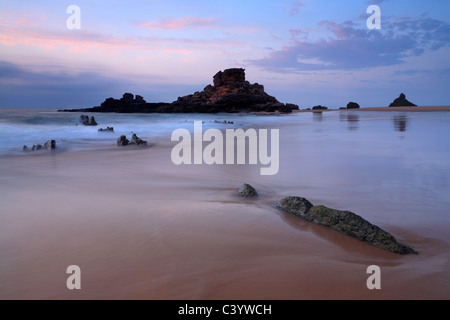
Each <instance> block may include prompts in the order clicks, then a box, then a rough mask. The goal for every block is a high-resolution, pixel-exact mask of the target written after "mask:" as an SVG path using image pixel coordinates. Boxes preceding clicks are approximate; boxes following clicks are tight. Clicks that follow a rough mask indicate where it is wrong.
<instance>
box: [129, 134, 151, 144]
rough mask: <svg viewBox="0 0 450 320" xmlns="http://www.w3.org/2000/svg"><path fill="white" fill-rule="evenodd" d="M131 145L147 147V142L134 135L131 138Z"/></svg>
mask: <svg viewBox="0 0 450 320" xmlns="http://www.w3.org/2000/svg"><path fill="white" fill-rule="evenodd" d="M129 145H137V146H146V145H147V141H144V140H142V139H141V138H139V137H138V136H137V135H136V134H135V133H134V134H133V136H132V137H131V141H130V143H129Z"/></svg>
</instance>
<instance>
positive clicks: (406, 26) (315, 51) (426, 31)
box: [247, 18, 450, 73]
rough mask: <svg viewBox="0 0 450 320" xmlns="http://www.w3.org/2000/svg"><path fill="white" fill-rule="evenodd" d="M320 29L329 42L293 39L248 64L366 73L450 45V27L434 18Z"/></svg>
mask: <svg viewBox="0 0 450 320" xmlns="http://www.w3.org/2000/svg"><path fill="white" fill-rule="evenodd" d="M318 25H319V27H321V28H322V29H326V30H327V32H328V37H327V38H321V39H319V40H316V41H312V40H310V39H308V38H303V39H301V40H296V39H294V40H292V43H291V44H289V45H285V46H283V47H282V48H281V49H279V50H275V51H272V52H270V53H269V55H268V56H267V57H265V58H262V59H256V60H248V61H247V62H248V63H249V64H251V65H254V66H257V67H260V68H262V69H265V70H270V71H275V72H293V73H296V72H302V71H310V70H352V69H364V68H373V67H381V66H392V65H400V64H403V63H404V59H405V58H407V57H413V56H420V55H422V54H423V53H424V52H426V51H429V50H431V51H436V50H438V49H440V48H443V47H448V46H449V45H450V24H449V23H447V22H445V21H440V20H436V19H431V18H420V19H399V20H391V21H387V19H385V21H384V22H383V29H382V30H380V31H378V30H368V29H367V28H361V27H359V28H358V27H357V25H356V24H355V23H354V22H351V21H346V22H344V23H336V22H333V21H329V20H326V21H321V22H320V23H319V24H318Z"/></svg>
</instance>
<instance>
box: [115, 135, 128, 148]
mask: <svg viewBox="0 0 450 320" xmlns="http://www.w3.org/2000/svg"><path fill="white" fill-rule="evenodd" d="M129 143H130V140H128V139H127V136H120V137H119V139H117V146H118V147H126V146H127V145H128V144H129Z"/></svg>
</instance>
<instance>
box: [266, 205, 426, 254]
mask: <svg viewBox="0 0 450 320" xmlns="http://www.w3.org/2000/svg"><path fill="white" fill-rule="evenodd" d="M275 206H276V207H277V208H280V209H282V210H283V211H285V212H288V213H290V214H294V215H296V216H298V217H301V218H303V219H305V220H307V221H310V222H313V223H316V224H319V225H322V226H325V227H328V228H330V229H333V230H335V231H338V232H341V233H343V234H345V235H348V236H350V237H353V238H355V239H358V240H360V241H363V242H366V243H368V244H371V245H373V246H375V247H378V248H381V249H384V250H388V251H391V252H393V253H397V254H417V252H416V251H415V250H414V249H411V248H410V247H407V246H405V245H403V244H401V243H398V242H397V240H396V239H395V238H394V236H392V235H391V234H390V233H388V232H386V231H384V230H383V229H381V228H379V227H377V226H375V225H373V224H371V223H370V222H368V221H367V220H365V219H363V218H362V217H360V216H359V215H357V214H355V213H353V212H350V211H340V210H336V209H330V208H327V207H325V206H313V205H312V204H311V202H309V201H308V200H306V199H305V198H301V197H288V198H285V199H283V200H281V201H280V202H278V203H277V204H276V205H275Z"/></svg>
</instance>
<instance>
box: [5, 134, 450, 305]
mask: <svg viewBox="0 0 450 320" xmlns="http://www.w3.org/2000/svg"><path fill="white" fill-rule="evenodd" d="M172 146H173V144H171V143H170V142H166V141H159V142H157V143H156V144H155V145H153V146H152V147H149V148H145V149H132V148H130V149H125V150H120V149H118V148H112V149H111V150H101V151H83V152H53V153H52V152H50V153H43V154H35V155H27V156H3V157H1V158H0V181H1V187H0V191H1V196H0V212H1V215H0V299H289V300H295V299H449V298H450V268H449V261H450V259H449V258H450V253H449V252H450V250H449V249H450V243H449V241H448V237H447V233H448V229H447V228H446V227H445V226H443V227H442V228H441V229H440V228H439V227H437V228H433V230H432V232H430V231H429V229H427V228H429V225H427V224H425V225H424V226H422V225H415V226H414V227H413V228H410V227H408V226H407V225H406V226H405V225H403V224H402V223H397V222H396V221H391V222H390V221H387V222H383V217H382V216H381V217H379V218H377V216H375V215H373V216H371V215H369V217H367V218H369V220H372V222H374V223H377V224H379V225H380V226H381V227H383V228H385V229H387V230H388V231H389V232H391V233H393V234H394V235H395V236H396V237H397V239H398V240H399V241H401V242H403V243H405V244H407V245H409V246H411V247H413V248H415V249H416V250H417V251H419V253H420V254H419V255H417V256H414V255H410V256H400V255H396V254H393V253H389V252H386V251H383V250H381V249H378V248H375V247H372V246H369V245H367V244H365V243H362V242H359V241H357V240H354V239H352V238H349V237H347V236H345V235H342V234H339V233H337V232H335V231H332V230H329V229H326V228H324V227H320V226H316V225H313V224H311V223H309V222H306V221H303V220H301V219H298V218H297V217H294V216H290V215H288V214H285V213H282V212H280V211H279V210H277V209H275V208H273V207H272V205H273V204H274V203H276V202H277V201H278V200H280V199H281V198H283V197H285V196H288V195H304V196H307V197H308V198H309V199H310V200H311V201H312V202H313V203H315V204H326V205H331V206H333V205H334V206H335V207H336V206H345V203H349V204H350V201H349V198H348V199H342V202H340V203H336V202H333V200H331V202H330V203H328V202H327V199H324V196H322V195H321V192H315V191H314V190H312V189H310V188H308V187H305V186H304V182H303V181H296V180H295V181H294V180H291V181H289V180H288V178H287V177H288V176H289V172H287V171H286V170H285V171H283V172H281V175H279V176H274V177H262V176H260V175H259V167H249V166H226V165H224V166H175V165H173V164H172V163H171V161H170V152H171V147H172ZM286 165H288V164H286ZM291 169H293V168H291ZM246 182H248V183H251V184H252V185H253V186H254V187H255V188H256V189H257V190H258V192H259V194H260V197H259V198H258V199H254V200H246V199H242V198H240V197H238V195H237V192H236V190H237V189H238V188H239V186H240V185H242V184H243V183H246ZM316 191H317V190H316ZM305 193H306V194H305ZM350 209H351V208H350ZM358 213H360V214H363V213H361V212H358ZM373 220H375V221H373ZM373 264H375V265H379V266H380V267H381V269H382V290H379V291H370V290H368V289H367V287H366V280H367V278H368V275H367V274H366V270H367V267H368V266H370V265H373ZM69 265H78V266H80V268H81V271H82V280H81V282H82V290H80V291H69V290H68V289H67V288H66V279H67V277H68V275H66V273H65V272H66V268H67V267H68V266H69Z"/></svg>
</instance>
